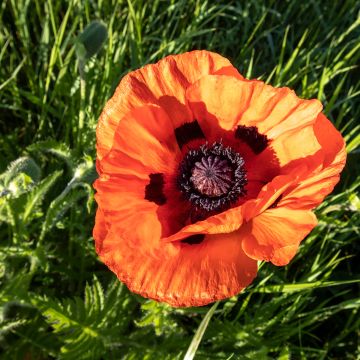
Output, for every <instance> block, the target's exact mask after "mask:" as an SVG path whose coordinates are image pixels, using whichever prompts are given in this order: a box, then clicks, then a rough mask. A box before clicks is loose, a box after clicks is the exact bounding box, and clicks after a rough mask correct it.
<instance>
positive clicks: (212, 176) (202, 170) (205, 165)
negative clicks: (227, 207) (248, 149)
mask: <svg viewBox="0 0 360 360" xmlns="http://www.w3.org/2000/svg"><path fill="white" fill-rule="evenodd" d="M191 174H192V176H191V178H190V180H191V181H192V183H193V185H194V188H195V189H196V190H198V191H199V192H200V193H201V194H203V195H206V196H209V197H216V196H221V195H224V194H226V193H227V192H228V191H229V189H230V187H231V184H232V179H233V169H232V168H231V167H230V166H229V163H228V161H227V160H225V159H221V158H220V157H219V156H215V155H209V156H204V157H203V158H202V159H201V161H197V162H196V163H195V165H194V167H193V169H192V172H191Z"/></svg>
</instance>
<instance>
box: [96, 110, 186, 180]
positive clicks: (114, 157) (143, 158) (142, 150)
mask: <svg viewBox="0 0 360 360" xmlns="http://www.w3.org/2000/svg"><path fill="white" fill-rule="evenodd" d="M177 155H178V156H180V150H179V149H178V146H177V144H176V138H175V134H174V128H173V127H172V125H171V122H170V121H169V118H168V116H167V114H166V112H165V111H164V110H163V109H162V108H160V107H158V106H156V105H147V106H142V107H139V108H136V109H133V110H132V111H130V112H129V113H128V114H127V115H126V116H125V117H124V118H123V119H122V120H121V121H120V123H119V125H118V127H117V129H116V132H115V135H114V141H113V146H112V148H111V151H109V152H108V154H107V156H105V157H104V158H103V159H102V160H99V162H98V171H99V172H100V174H102V173H106V174H113V175H114V174H117V175H120V174H121V175H129V174H132V175H135V174H137V175H138V176H139V177H143V178H144V177H145V178H147V177H148V175H150V174H151V173H168V172H169V171H171V170H170V169H173V167H174V166H176V164H175V163H174V160H175V157H176V156H177Z"/></svg>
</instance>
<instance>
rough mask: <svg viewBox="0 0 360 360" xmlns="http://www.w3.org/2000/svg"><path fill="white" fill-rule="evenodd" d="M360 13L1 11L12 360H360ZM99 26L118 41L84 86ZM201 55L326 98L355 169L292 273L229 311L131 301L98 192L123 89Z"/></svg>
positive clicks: (38, 4) (6, 316)
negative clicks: (100, 216)
mask: <svg viewBox="0 0 360 360" xmlns="http://www.w3.org/2000/svg"><path fill="white" fill-rule="evenodd" d="M359 12H360V4H359V2H358V1H356V0H345V1H326V2H324V1H318V0H311V1H300V0H297V1H290V0H289V1H275V0H273V1H271V0H269V1H263V2H262V1H258V0H249V1H225V0H224V1H200V0H198V1H195V0H188V1H182V0H179V1H165V0H164V1H158V0H154V1H145V0H144V1H140V0H128V1H115V0H113V1H111V0H110V1H100V0H99V1H79V0H77V1H60V0H52V1H51V0H49V1H40V0H33V1H30V0H17V1H15V0H5V1H3V2H1V4H0V18H1V22H2V26H1V28H0V65H1V66H0V111H1V113H0V132H1V137H0V173H2V175H1V177H0V193H1V197H0V259H1V262H0V281H1V287H0V306H1V312H0V315H1V316H0V320H1V325H0V357H1V358H2V359H49V358H50V359H51V358H60V359H101V358H102V359H120V358H124V359H142V358H144V359H182V358H183V357H184V356H185V354H186V353H187V351H188V348H189V346H190V343H191V342H192V341H193V342H192V346H191V347H190V348H189V351H188V358H189V359H190V358H191V357H192V356H193V355H194V353H195V352H196V355H195V357H196V358H197V359H232V360H235V359H256V360H257V359H260V360H262V359H281V360H285V359H357V358H358V356H359V352H360V348H359V329H360V312H359V306H360V296H359V295H360V294H359V284H358V283H357V282H358V281H359V274H360V271H359V270H360V269H359V258H356V256H358V254H359V251H360V246H359V240H358V239H359V226H360V199H359V191H358V188H359V186H360V178H359V177H358V176H357V174H359V170H360V166H359V156H360V147H359V146H360V123H359V119H360V104H359V95H360V76H359V68H358V66H357V64H359V63H360V43H359V38H360V18H359ZM96 19H101V20H102V21H103V22H104V24H105V25H106V27H107V29H108V39H107V41H106V43H105V45H104V47H103V48H102V50H101V51H100V52H99V53H98V54H97V55H96V56H95V57H93V58H91V59H90V60H89V61H88V62H87V63H86V66H85V69H84V70H85V75H84V80H85V82H84V83H83V84H82V86H83V87H81V85H80V84H81V81H80V75H79V71H78V69H79V64H78V60H77V56H76V51H75V46H74V44H75V39H76V36H77V35H78V34H79V33H81V31H82V30H83V29H84V27H85V26H86V25H87V24H89V23H90V22H91V21H92V20H96ZM191 49H208V50H212V51H216V52H218V53H221V54H223V55H224V56H226V57H228V58H229V59H231V61H232V62H233V63H234V65H235V66H237V67H238V69H239V70H240V72H241V73H243V74H244V75H245V76H247V77H251V78H260V79H263V80H265V81H267V82H269V83H271V84H272V85H275V86H289V87H291V88H294V89H295V90H296V92H297V94H298V95H299V96H301V97H304V98H318V99H319V100H321V101H322V103H323V104H324V109H325V110H324V111H325V113H326V115H327V116H328V117H329V118H330V119H331V120H332V121H333V123H334V124H335V126H336V127H337V128H338V129H339V130H340V131H341V132H342V134H343V136H344V137H345V139H346V142H347V150H348V162H347V166H346V169H345V171H344V173H343V175H342V180H341V183H340V184H339V185H338V186H337V187H336V191H335V192H334V193H333V194H332V195H331V196H329V197H328V198H327V199H326V201H325V202H324V203H323V204H322V205H321V206H320V207H319V208H318V209H317V216H318V218H319V225H318V226H317V227H316V229H315V230H314V231H313V232H312V233H311V234H310V236H308V237H307V239H306V240H305V241H304V242H303V243H302V245H301V247H300V250H299V252H298V254H297V255H296V257H295V259H294V260H293V261H292V262H291V264H290V265H288V266H286V267H281V268H277V267H275V266H273V265H271V264H268V263H263V264H261V267H260V269H259V274H258V277H257V278H256V281H255V282H254V283H253V284H252V285H251V286H250V287H248V288H247V289H246V290H245V291H244V292H243V293H241V294H240V295H239V296H237V297H234V298H232V299H229V300H226V301H222V302H220V303H219V304H217V308H216V309H215V307H214V308H211V307H210V306H209V307H203V308H191V309H181V310H180V309H172V308H170V307H168V306H166V305H163V304H158V303H155V302H153V301H148V300H145V299H143V298H140V297H138V296H136V295H134V294H131V293H130V292H129V291H128V290H127V289H126V287H125V286H123V285H121V284H120V283H119V282H118V281H117V280H116V279H115V276H114V275H113V274H112V273H111V272H110V271H109V270H108V269H107V268H106V267H105V266H104V265H102V264H101V263H100V262H99V261H98V259H97V256H96V254H95V251H94V245H93V239H92V236H91V231H92V227H93V221H94V220H93V219H94V213H95V204H94V202H93V200H92V199H93V190H92V188H91V186H90V185H91V183H92V181H93V180H94V178H95V176H96V174H95V171H94V159H95V132H94V131H95V127H96V123H97V118H98V116H99V114H100V111H101V109H102V107H103V106H104V104H105V102H106V101H107V99H108V98H109V97H110V96H111V94H112V92H113V90H114V88H115V87H116V85H117V83H118V81H119V79H120V78H121V77H122V76H123V75H124V74H125V73H127V72H128V71H130V70H132V69H135V68H138V67H140V66H142V65H144V64H146V63H151V62H155V61H156V60H158V59H160V58H162V57H163V56H166V55H167V54H171V53H181V52H184V51H187V50H191ZM17 159H19V160H17ZM15 160H16V162H15V163H13V164H12V165H11V166H10V168H9V169H8V167H9V164H10V163H11V162H13V161H15ZM7 169H8V170H7ZM209 309H211V310H210V311H211V312H209V313H208V315H207V317H205V316H206V314H207V312H208V311H209ZM211 315H212V316H211ZM204 317H205V318H204ZM210 318H211V319H210ZM203 319H204V321H203V322H202V320H203ZM199 326H200V327H199ZM204 331H205V332H204Z"/></svg>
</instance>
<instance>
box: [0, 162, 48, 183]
mask: <svg viewBox="0 0 360 360" xmlns="http://www.w3.org/2000/svg"><path fill="white" fill-rule="evenodd" d="M20 174H26V175H27V176H28V177H30V179H31V180H32V181H33V182H35V183H36V182H38V181H39V180H40V177H41V170H40V167H39V166H38V165H37V164H36V162H35V161H34V159H32V158H31V157H28V156H23V157H21V158H18V159H16V160H15V161H13V162H11V163H10V165H9V166H8V168H7V170H6V171H5V173H3V174H2V175H1V179H2V180H3V182H4V186H5V187H8V186H10V184H11V182H12V181H13V180H14V179H15V178H16V177H18V176H19V175H20Z"/></svg>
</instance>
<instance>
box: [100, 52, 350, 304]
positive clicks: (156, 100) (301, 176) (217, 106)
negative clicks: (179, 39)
mask: <svg viewBox="0 0 360 360" xmlns="http://www.w3.org/2000/svg"><path fill="white" fill-rule="evenodd" d="M321 110H322V105H321V103H320V102H319V101H317V100H304V99H300V98H298V97H297V96H296V95H295V93H294V91H292V90H290V89H288V88H273V87H271V86H269V85H266V84H264V83H263V82H261V81H257V80H246V79H244V78H243V77H242V76H241V75H240V74H239V73H238V72H237V70H236V69H235V68H234V67H233V66H232V65H231V63H230V62H229V61H228V60H227V59H225V58H223V57H221V56H220V55H217V54H214V53H211V52H208V51H193V52H189V53H185V54H182V55H176V56H168V57H166V58H164V59H163V60H161V61H159V62H158V63H157V64H155V65H147V66H145V67H143V68H141V69H139V70H136V71H133V72H131V73H129V74H128V75H126V76H125V77H124V78H123V79H122V81H121V82H120V85H119V86H118V88H117V90H116V92H115V94H114V96H113V97H112V98H111V100H109V102H108V103H107V104H106V106H105V108H104V110H103V112H102V114H101V117H100V121H99V125H98V128H97V153H98V159H97V170H98V173H99V178H98V180H96V182H95V185H94V186H95V189H96V190H97V194H96V201H97V203H98V210H97V214H96V224H95V228H94V238H95V242H96V251H97V253H98V254H99V256H100V258H101V260H102V261H103V262H104V263H105V264H106V265H107V266H108V267H109V268H110V269H111V270H112V271H113V272H114V273H115V274H116V275H117V276H118V278H119V279H120V280H121V281H123V282H124V283H125V284H126V285H127V286H128V287H129V288H130V289H131V290H132V291H134V292H136V293H139V294H141V295H143V296H145V297H149V298H152V299H156V300H159V301H165V302H167V303H169V304H171V305H173V306H199V305H205V304H207V303H209V302H212V301H215V300H220V299H224V298H227V297H230V296H232V295H235V294H237V293H239V292H240V291H241V290H242V289H243V288H244V287H246V286H247V285H249V284H250V283H251V281H252V280H253V279H254V277H255V276H256V272H257V261H258V260H265V261H271V262H272V263H273V264H275V265H286V264H287V263H288V262H289V261H290V260H291V259H292V258H293V257H294V255H295V253H296V251H297V248H298V246H299V243H300V242H301V240H302V239H303V238H304V237H305V236H306V235H307V234H308V233H309V232H310V231H311V230H312V229H313V227H314V226H315V225H316V217H315V215H314V214H313V212H312V211H311V210H312V209H313V208H314V207H316V206H317V205H318V204H320V203H321V201H322V200H323V199H324V197H325V196H326V195H327V194H329V193H330V192H331V191H332V189H333V188H334V186H335V184H336V183H337V182H338V180H339V173H340V171H341V170H342V168H343V167H344V164H345V158H346V154H345V148H344V141H343V139H342V137H341V135H340V133H339V132H338V131H337V130H336V129H335V128H334V126H333V125H332V124H331V122H330V121H329V120H328V119H327V118H326V117H325V116H324V115H323V114H322V113H321Z"/></svg>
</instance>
